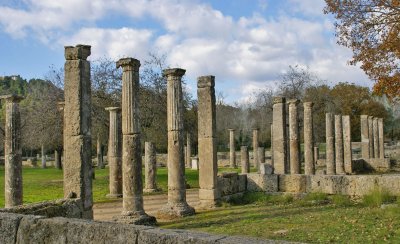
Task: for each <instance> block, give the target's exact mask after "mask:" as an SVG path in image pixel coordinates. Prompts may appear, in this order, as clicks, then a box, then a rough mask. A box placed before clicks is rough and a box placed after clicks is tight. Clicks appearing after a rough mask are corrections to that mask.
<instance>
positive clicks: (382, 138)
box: [378, 118, 385, 159]
mask: <svg viewBox="0 0 400 244" xmlns="http://www.w3.org/2000/svg"><path fill="white" fill-rule="evenodd" d="M378 134H379V158H382V159H383V158H385V144H384V143H385V134H384V132H383V119H382V118H379V119H378Z"/></svg>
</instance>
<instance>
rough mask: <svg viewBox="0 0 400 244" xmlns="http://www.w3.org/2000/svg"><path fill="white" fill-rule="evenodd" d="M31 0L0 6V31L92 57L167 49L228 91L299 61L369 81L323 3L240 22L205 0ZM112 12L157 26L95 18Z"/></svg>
mask: <svg viewBox="0 0 400 244" xmlns="http://www.w3.org/2000/svg"><path fill="white" fill-rule="evenodd" d="M26 2H27V7H26V8H25V9H12V8H10V7H1V6H0V12H2V15H0V28H1V26H2V27H3V30H4V31H5V32H7V33H9V34H10V35H13V36H14V37H17V38H24V37H26V36H27V35H28V34H29V35H34V36H36V37H37V38H39V39H40V40H41V41H42V42H44V43H49V45H53V46H54V43H56V44H57V45H60V44H62V45H75V44H77V43H83V44H89V45H92V59H93V58H98V57H101V56H108V57H111V58H120V57H123V56H132V57H135V58H139V59H143V58H145V57H146V55H147V53H148V52H149V51H156V52H157V53H166V54H167V61H168V63H169V64H170V65H171V66H180V67H182V68H184V69H186V70H187V72H186V74H187V77H188V79H189V80H195V79H196V77H197V76H201V75H209V74H212V75H215V76H216V79H217V82H229V84H230V85H231V86H235V88H233V89H230V90H229V91H230V92H229V93H228V94H227V95H228V96H229V95H230V94H233V95H234V96H237V97H249V96H250V95H249V94H251V93H252V91H253V90H257V89H260V88H261V87H263V86H265V85H267V84H268V85H271V86H272V85H274V84H275V81H276V80H277V79H278V76H279V74H281V73H282V72H283V71H284V70H286V69H287V68H288V66H289V65H296V64H301V65H305V66H308V67H310V69H311V70H312V71H314V72H315V73H316V74H318V75H319V76H320V77H321V78H323V79H326V80H328V81H330V82H339V81H350V82H357V83H358V84H363V85H369V84H370V83H369V82H368V79H367V77H366V76H365V75H364V74H363V72H362V71H361V70H360V69H359V68H357V67H352V66H348V65H347V60H348V59H349V58H351V53H350V51H349V50H347V49H345V48H341V47H338V46H337V45H336V44H335V41H334V36H333V34H332V33H333V31H334V27H333V24H332V22H331V20H330V19H328V18H324V15H323V13H322V8H323V6H324V1H323V0H318V1H317V0H287V2H286V3H287V4H286V6H288V9H287V10H285V11H286V12H285V11H282V12H281V13H279V15H276V16H263V15H261V14H260V13H258V14H257V13H255V14H254V15H253V16H243V17H241V18H239V19H238V20H234V19H233V18H232V17H230V16H227V15H224V13H223V12H221V11H220V10H216V9H213V8H212V7H211V6H210V5H208V4H204V3H201V2H200V1H199V0H189V1H183V0H151V1H149V0H135V1H133V0H131V1H129V0H125V1H123V0H109V1H107V0H92V1H81V0H71V1H64V2H61V1H53V0H26ZM258 3H259V7H260V8H261V9H263V8H266V7H268V6H267V5H264V4H265V3H266V1H263V0H261V1H259V2H258ZM269 4H271V3H269ZM110 13H112V14H115V15H120V16H123V17H126V18H128V19H131V20H146V19H148V18H151V19H152V20H153V21H156V23H157V24H158V25H159V26H157V27H153V29H140V28H138V27H135V28H132V27H129V26H127V27H115V28H111V27H108V28H107V29H104V28H99V27H97V26H96V21H97V20H101V19H103V18H104V17H106V16H107V15H108V14H110ZM292 13H301V14H299V15H295V16H293V15H292ZM307 15H309V16H311V17H310V18H308V17H305V16H307ZM296 16H297V17H296ZM300 16H301V17H300ZM315 17H318V18H315ZM158 28H160V29H158ZM159 33H160V34H159ZM57 48H58V47H57ZM192 83H193V82H189V83H188V84H191V85H193V84H192ZM188 89H191V90H195V87H188ZM227 99H229V97H228V98H227Z"/></svg>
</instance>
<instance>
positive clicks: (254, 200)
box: [160, 193, 400, 243]
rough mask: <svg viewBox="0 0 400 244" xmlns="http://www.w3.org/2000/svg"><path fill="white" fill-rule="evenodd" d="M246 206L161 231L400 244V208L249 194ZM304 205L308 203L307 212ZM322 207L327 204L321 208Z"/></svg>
mask: <svg viewBox="0 0 400 244" xmlns="http://www.w3.org/2000/svg"><path fill="white" fill-rule="evenodd" d="M241 201H242V204H244V205H240V204H239V205H237V204H238V202H239V201H237V202H236V203H235V204H230V205H225V206H224V207H223V208H220V209H217V210H213V211H203V212H200V213H197V214H196V216H191V217H187V218H183V219H178V220H175V221H173V222H165V223H160V225H161V227H162V228H177V229H190V230H197V231H205V232H210V233H215V234H224V235H242V236H243V235H245V236H253V237H259V238H264V239H277V240H288V241H300V242H311V243H329V242H334V243H363V242H364V243H381V242H384V241H386V242H389V243H400V219H399V216H400V208H399V207H393V208H390V209H386V210H384V209H381V208H370V207H365V206H364V205H363V204H357V203H353V202H351V201H350V200H349V199H348V198H347V197H346V196H328V195H326V194H321V193H316V194H310V195H309V196H306V197H305V198H303V199H299V200H295V199H293V198H290V197H288V195H264V194H262V193H248V194H245V196H244V197H243V199H242V200H241ZM304 202H309V204H308V205H307V206H304ZM321 202H323V204H321Z"/></svg>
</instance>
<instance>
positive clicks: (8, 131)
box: [0, 95, 23, 208]
mask: <svg viewBox="0 0 400 244" xmlns="http://www.w3.org/2000/svg"><path fill="white" fill-rule="evenodd" d="M0 99H4V100H5V101H6V122H5V125H4V127H5V128H4V132H5V137H4V188H5V191H4V198H5V199H4V200H5V207H6V208H10V207H13V206H17V205H21V204H22V195H23V193H22V192H23V191H22V147H21V117H20V113H19V105H18V103H19V102H20V101H21V100H22V99H23V98H22V97H20V96H16V95H5V96H0Z"/></svg>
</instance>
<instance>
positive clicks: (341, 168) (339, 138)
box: [335, 115, 345, 174]
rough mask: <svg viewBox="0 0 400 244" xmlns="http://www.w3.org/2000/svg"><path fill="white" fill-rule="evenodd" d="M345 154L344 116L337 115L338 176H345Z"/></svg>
mask: <svg viewBox="0 0 400 244" xmlns="http://www.w3.org/2000/svg"><path fill="white" fill-rule="evenodd" d="M343 153H344V152H343V126H342V116H341V115H335V159H336V173H337V174H345V171H344V156H343Z"/></svg>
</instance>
